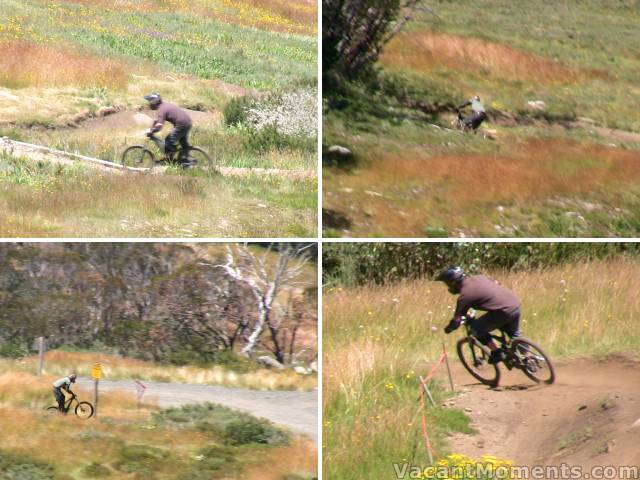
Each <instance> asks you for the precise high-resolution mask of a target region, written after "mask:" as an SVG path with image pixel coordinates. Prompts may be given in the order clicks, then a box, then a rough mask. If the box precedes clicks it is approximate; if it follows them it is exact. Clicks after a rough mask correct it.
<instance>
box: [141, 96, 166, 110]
mask: <svg viewBox="0 0 640 480" xmlns="http://www.w3.org/2000/svg"><path fill="white" fill-rule="evenodd" d="M144 99H145V100H146V101H147V102H149V105H150V106H151V108H157V107H158V105H160V104H161V103H162V97H161V96H160V94H159V93H150V94H149V95H145V97H144Z"/></svg>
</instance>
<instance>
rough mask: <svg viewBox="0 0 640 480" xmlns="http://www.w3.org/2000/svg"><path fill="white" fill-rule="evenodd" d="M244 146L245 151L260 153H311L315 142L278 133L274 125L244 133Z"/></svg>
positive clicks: (297, 136)
mask: <svg viewBox="0 0 640 480" xmlns="http://www.w3.org/2000/svg"><path fill="white" fill-rule="evenodd" d="M244 146H245V148H246V149H247V150H251V151H257V152H261V153H262V152H268V151H269V150H301V151H313V149H315V147H316V142H315V140H314V139H312V138H309V137H303V136H300V135H287V134H283V133H280V132H279V131H278V129H277V128H276V127H275V126H274V125H268V126H265V127H264V128H262V129H261V130H248V131H247V132H246V133H245V137H244Z"/></svg>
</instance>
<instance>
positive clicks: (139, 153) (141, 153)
mask: <svg viewBox="0 0 640 480" xmlns="http://www.w3.org/2000/svg"><path fill="white" fill-rule="evenodd" d="M120 162H121V163H122V165H124V166H125V167H133V168H148V169H152V168H153V167H154V166H155V164H156V157H155V155H154V154H153V152H152V151H151V150H149V149H148V148H146V147H143V146H142V145H133V146H131V147H129V148H127V149H126V150H125V151H124V152H123V153H122V157H121V159H120Z"/></svg>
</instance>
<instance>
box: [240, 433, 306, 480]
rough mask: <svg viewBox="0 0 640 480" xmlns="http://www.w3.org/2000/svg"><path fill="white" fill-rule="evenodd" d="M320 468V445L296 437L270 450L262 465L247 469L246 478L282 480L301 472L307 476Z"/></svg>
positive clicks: (243, 476)
mask: <svg viewBox="0 0 640 480" xmlns="http://www.w3.org/2000/svg"><path fill="white" fill-rule="evenodd" d="M317 470H318V447H317V445H316V444H315V443H313V442H310V441H309V440H305V439H296V440H294V441H292V442H291V444H290V445H287V446H286V447H282V448H278V449H276V450H272V451H271V452H269V453H268V454H267V455H266V456H265V458H264V461H263V462H262V464H261V465H260V466H257V467H253V468H249V469H247V470H246V471H245V472H243V474H242V478H243V479H245V480H282V479H283V478H287V477H286V476H287V475H291V474H299V475H301V476H302V477H303V478H306V477H307V476H308V475H310V474H314V473H315V472H317Z"/></svg>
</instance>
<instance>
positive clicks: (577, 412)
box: [450, 356, 640, 468]
mask: <svg viewBox="0 0 640 480" xmlns="http://www.w3.org/2000/svg"><path fill="white" fill-rule="evenodd" d="M638 367H640V362H639V361H637V360H632V359H631V358H628V357H624V356H614V357H608V358H605V359H579V360H573V361H569V362H564V363H559V364H558V365H556V370H557V371H556V374H557V379H556V383H555V384H554V385H551V386H546V385H545V386H538V385H534V384H532V383H531V382H530V381H529V380H528V379H527V378H526V377H525V376H524V375H523V374H522V372H519V371H515V372H506V373H505V372H503V373H504V379H503V380H502V381H501V386H500V387H499V388H498V389H495V390H492V389H490V388H488V387H486V386H484V385H480V384H478V383H476V381H475V380H474V379H473V378H472V377H471V376H470V375H469V374H468V373H467V372H466V371H465V370H464V369H463V367H462V366H461V365H460V364H455V365H454V366H453V373H454V379H456V381H457V390H458V391H461V392H462V393H461V394H460V395H459V396H458V397H456V398H455V399H454V400H453V401H452V402H451V403H452V404H453V405H455V406H456V407H459V408H463V409H465V410H466V411H467V412H468V415H470V417H471V418H472V426H473V427H474V428H475V429H476V430H477V432H478V433H477V434H475V435H464V434H455V435H453V436H452V437H451V439H450V444H451V447H452V450H453V451H454V452H456V453H461V454H465V455H470V456H472V457H480V456H481V455H495V456H497V457H499V458H505V459H509V460H513V461H514V464H515V465H529V466H531V465H542V466H554V465H557V466H559V465H562V464H563V463H565V464H568V465H579V466H582V467H583V468H591V467H593V466H596V465H614V466H622V465H640V449H639V448H638V445H640V426H635V427H634V426H633V425H634V423H635V422H636V421H637V420H638V419H639V418H640V368H638Z"/></svg>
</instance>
